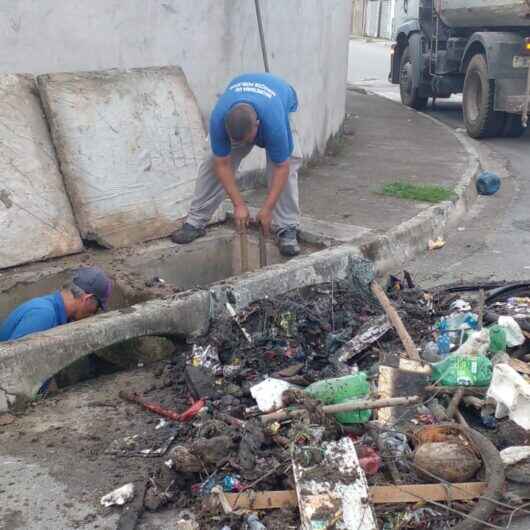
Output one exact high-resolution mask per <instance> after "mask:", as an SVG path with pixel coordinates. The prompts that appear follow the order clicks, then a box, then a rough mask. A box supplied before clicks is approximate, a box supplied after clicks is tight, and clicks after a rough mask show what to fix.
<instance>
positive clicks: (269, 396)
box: [250, 377, 299, 412]
mask: <svg viewBox="0 0 530 530" xmlns="http://www.w3.org/2000/svg"><path fill="white" fill-rule="evenodd" d="M295 389H299V387H297V386H295V385H291V384H290V383H287V382H286V381H282V380H281V379H273V378H272V377H268V378H267V379H265V380H263V381H262V382H261V383H258V384H257V385H254V386H253V387H251V389H250V394H251V395H252V397H253V398H254V399H255V400H256V403H257V404H258V408H259V410H261V412H273V411H275V410H278V409H281V408H282V407H283V393H284V392H285V391H286V390H295Z"/></svg>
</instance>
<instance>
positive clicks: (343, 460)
mask: <svg viewBox="0 0 530 530" xmlns="http://www.w3.org/2000/svg"><path fill="white" fill-rule="evenodd" d="M305 449H307V450H308V451H309V454H310V455H311V453H310V451H311V450H310V448H305ZM322 449H323V455H322V456H321V460H320V459H319V460H318V461H311V460H315V458H314V457H313V456H311V458H310V459H309V460H310V462H306V460H307V458H306V456H307V455H306V453H303V454H301V453H300V452H303V451H304V448H297V449H295V451H296V452H295V454H294V456H293V460H292V462H293V475H294V480H295V484H296V493H297V496H298V508H299V510H300V521H301V529H302V530H314V529H316V528H335V529H336V530H377V522H376V519H375V515H374V512H373V509H372V507H371V506H370V504H369V503H368V502H367V500H368V483H367V482H366V476H365V474H364V471H363V470H362V468H361V466H360V464H359V459H358V458H357V453H356V451H355V446H354V445H353V442H352V440H351V439H350V438H342V439H341V440H339V441H338V442H328V443H324V444H322ZM304 455H305V456H304ZM302 462H303V464H302ZM330 477H331V478H330Z"/></svg>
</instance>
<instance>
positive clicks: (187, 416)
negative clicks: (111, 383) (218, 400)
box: [119, 392, 205, 422]
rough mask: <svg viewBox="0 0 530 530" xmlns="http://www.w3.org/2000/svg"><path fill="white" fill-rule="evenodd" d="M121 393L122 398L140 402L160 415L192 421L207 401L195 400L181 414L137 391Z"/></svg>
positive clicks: (169, 418)
mask: <svg viewBox="0 0 530 530" xmlns="http://www.w3.org/2000/svg"><path fill="white" fill-rule="evenodd" d="M119 395H120V397H121V398H122V399H125V400H126V401H130V402H131V403H138V405H141V406H142V407H143V408H144V409H145V410H148V411H149V412H153V413H154V414H158V415H159V416H162V417H164V418H167V419H168V420H172V421H182V422H186V421H190V420H191V419H192V418H194V417H195V416H196V415H197V413H198V412H199V411H200V410H201V409H202V408H203V407H204V405H205V401H204V400H203V399H199V400H197V401H195V403H194V404H193V405H192V406H191V407H190V408H189V409H188V410H185V411H184V412H182V413H180V414H179V413H178V412H176V411H174V410H171V409H166V408H165V407H163V406H162V405H160V404H159V403H151V402H149V401H146V400H145V399H143V398H142V397H140V396H139V395H138V394H137V393H136V392H135V393H132V394H127V393H126V392H120V394H119Z"/></svg>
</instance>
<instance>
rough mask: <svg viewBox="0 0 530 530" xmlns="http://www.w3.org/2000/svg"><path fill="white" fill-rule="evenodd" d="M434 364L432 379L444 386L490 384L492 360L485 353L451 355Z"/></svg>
mask: <svg viewBox="0 0 530 530" xmlns="http://www.w3.org/2000/svg"><path fill="white" fill-rule="evenodd" d="M431 366H432V374H431V377H432V381H433V382H434V383H438V384H440V385H442V386H489V384H490V382H491V377H492V375H493V366H492V364H491V361H490V360H489V359H488V358H487V357H485V356H484V355H477V356H471V355H449V356H448V357H447V358H446V359H444V360H443V361H440V362H438V363H434V364H432V365H431Z"/></svg>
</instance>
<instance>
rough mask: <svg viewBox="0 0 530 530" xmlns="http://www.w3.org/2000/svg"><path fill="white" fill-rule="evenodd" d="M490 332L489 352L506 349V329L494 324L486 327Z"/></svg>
mask: <svg viewBox="0 0 530 530" xmlns="http://www.w3.org/2000/svg"><path fill="white" fill-rule="evenodd" d="M488 331H489V334H490V352H491V353H499V352H501V351H506V330H505V329H504V328H503V327H502V326H499V325H498V324H495V325H494V326H491V327H490V328H488Z"/></svg>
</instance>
